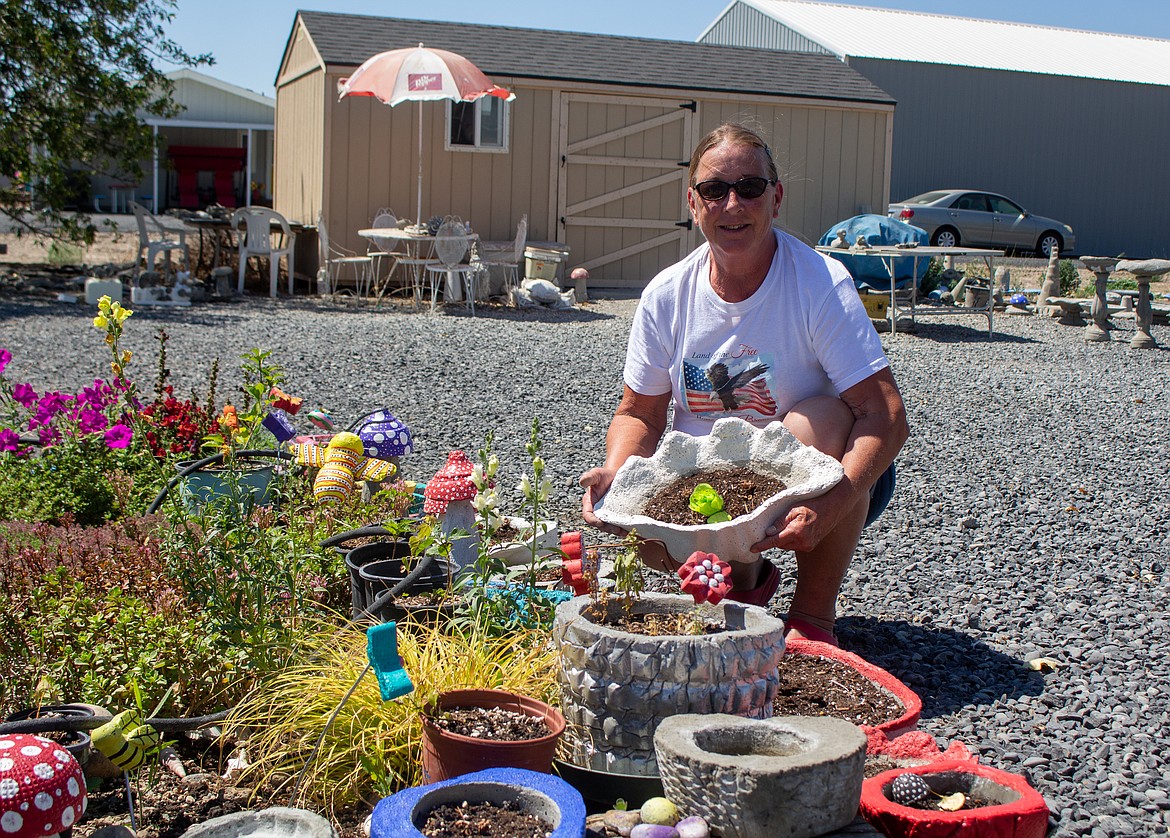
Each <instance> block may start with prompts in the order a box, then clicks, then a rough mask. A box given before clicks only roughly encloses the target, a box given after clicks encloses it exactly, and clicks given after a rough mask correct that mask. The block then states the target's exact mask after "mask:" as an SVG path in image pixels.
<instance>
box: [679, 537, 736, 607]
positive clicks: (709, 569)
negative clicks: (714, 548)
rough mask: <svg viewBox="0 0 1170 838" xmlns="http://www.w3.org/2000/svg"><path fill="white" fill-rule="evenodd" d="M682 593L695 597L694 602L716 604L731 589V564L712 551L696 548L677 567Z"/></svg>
mask: <svg viewBox="0 0 1170 838" xmlns="http://www.w3.org/2000/svg"><path fill="white" fill-rule="evenodd" d="M678 575H679V577H680V578H681V579H682V580H683V581H682V584H681V585H680V586H679V587H681V588H682V591H683V593H686V594H690V595H691V596H692V597H694V598H695V604H696V605H698V604H699V603H700V602H709V603H711V604H712V605H717V604H718V603H719V602H720V600H722V599H723V598H724V597H725V596H727V594H728V592H730V591H731V565H729V564H728V563H727V562H725V561H723V560H722V559H721V558H719V557H718V556H716V555H715V554H714V553H704V552H702V551H700V550H696V551H695V552H693V553H691V557H690V558H689V559H687V560H686V563H685V564H683V566H682V567H680V568H679V569H678Z"/></svg>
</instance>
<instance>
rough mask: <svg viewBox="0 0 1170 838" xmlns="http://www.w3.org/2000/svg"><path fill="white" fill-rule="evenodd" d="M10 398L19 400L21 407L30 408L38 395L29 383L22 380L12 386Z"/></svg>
mask: <svg viewBox="0 0 1170 838" xmlns="http://www.w3.org/2000/svg"><path fill="white" fill-rule="evenodd" d="M12 398H14V399H16V401H18V402H20V404H21V405H22V406H23V407H25V408H30V407H32V406H33V405H34V404H36V401H37V398H38V396H37V391H36V390H34V389H33V388H32V386H31V385H29V384H26V383H24V382H23V381H22V382H21V383H20V384H17V385H16V386H15V387H13V388H12Z"/></svg>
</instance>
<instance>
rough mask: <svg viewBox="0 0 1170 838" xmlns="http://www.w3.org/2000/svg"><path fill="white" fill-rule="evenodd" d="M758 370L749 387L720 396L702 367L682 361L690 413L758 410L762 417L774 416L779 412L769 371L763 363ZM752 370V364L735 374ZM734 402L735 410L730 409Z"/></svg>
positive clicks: (733, 389)
mask: <svg viewBox="0 0 1170 838" xmlns="http://www.w3.org/2000/svg"><path fill="white" fill-rule="evenodd" d="M756 367H757V368H758V372H757V373H756V375H755V376H753V377H751V379H750V380H749V381H748V382H747V383H746V384H743V385H741V386H738V387H734V388H731V389H730V391H728V392H724V393H723V394H720V393H719V392H718V390H717V389H716V387H715V384H714V382H712V381H711V378H710V376H708V375H707V372H706V371H705V370H704V369H703V368H702V367H700V366H697V365H696V364H692V363H690V362H689V361H683V392H684V394H685V396H686V402H687V410H689V411H690V412H691V413H733V412H737V411H755V412H757V413H759V414H760V415H761V416H771V415H772V414H774V413H775V412H776V400H775V399H774V398H772V394H771V392H769V390H768V384H767V380H766V379H765V378H764V373H765V372H766V371H767V369H768V368H767V366H765V365H763V364H758V365H756ZM750 371H751V365H745V366H744V368H743V369H742V370H738V371H737V372H736V375H737V376H738V375H741V374H744V373H746V372H750ZM732 403H734V407H730V406H729V405H730V404H732Z"/></svg>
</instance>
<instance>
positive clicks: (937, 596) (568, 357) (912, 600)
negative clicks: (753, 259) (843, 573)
mask: <svg viewBox="0 0 1170 838" xmlns="http://www.w3.org/2000/svg"><path fill="white" fill-rule="evenodd" d="M633 308H634V301H632V300H604V301H600V302H597V303H593V304H589V305H588V306H584V307H581V308H579V309H577V310H574V311H571V312H558V313H543V312H539V313H532V312H516V311H513V310H505V309H498V308H495V309H488V310H487V311H486V312H485V311H482V310H481V313H480V316H478V317H475V318H471V317H468V316H465V315H464V314H462V313H448V314H437V315H433V316H432V315H426V314H413V313H408V312H400V311H398V310H382V311H372V310H369V309H353V308H348V309H347V308H341V307H328V306H326V305H322V304H319V303H317V302H315V301H301V300H300V299H298V300H297V301H295V302H289V301H279V302H271V301H269V300H267V299H249V300H248V301H246V302H240V303H234V304H221V305H200V306H197V307H194V308H191V309H188V310H163V309H160V310H147V309H143V310H141V311H139V312H137V313H136V315H135V316H134V318H133V319H132V320H130V321H129V323H128V329H129V337H128V340H127V344H128V346H129V348H131V349H133V350H135V352H136V360H135V364H138V365H139V366H138V371H137V377H138V379H139V381H140V382H141V384H142V386H144V387H149V385H150V382H151V381H153V376H154V367H153V363H152V360H151V359H152V358H153V357H154V342H153V339H152V335H153V332H154V329H155V328H156V327H158V326H162V327H164V328H165V329H166V330H167V331H168V332H169V334H170V335H171V341H170V345H169V366H170V368H171V369H172V371H173V372H174V380H175V383H176V384H177V385H178V389H180V390H184V391H185V390H187V389H190V388H192V387H194V388H196V390H197V391H199V392H203V390H204V388H205V384H206V376H207V373H208V370H209V368H210V364H211V359H212V358H213V357H215V356H219V357H220V358H221V360H222V362H223V365H224V374H223V376H222V377H221V382H223V383H222V385H221V390H220V393H221V397H222V396H223V395H225V394H227V392H228V389H229V382H228V380H229V379H233V376H232V375H231V372H232V369H233V368H234V363H235V360H236V359H238V357H239V355H240V354H241V353H242V352H243V351H244V350H245V349H247V348H248V347H251V346H260V347H263V348H265V349H270V350H272V351H273V352H274V356H275V358H276V359H277V360H279V361H280V362H281V363H282V364H283V365H284V367H285V368H286V369H287V370H288V384H287V386H286V388H285V389H286V390H287V391H289V392H291V393H296V394H300V395H302V396H305V397H306V400H307V402H308V403H309V404H310V405H312V406H322V407H324V408H326V409H327V410H329V411H330V413H332V414H333V415H334V416H335V417H337V418H338V419H339V420H341V421H344V422H348V421H350V420H352V419H354V418H357V417H358V416H360V415H363V414H364V413H365V412H368V411H369V410H371V409H373V408H375V407H378V406H380V405H386V406H388V407H389V408H390V409H391V410H392V411H393V412H394V413H395V414H396V415H398V416H399V417H400V418H401V419H403V420H404V421H406V422H407V423H408V424H409V425H410V427H411V428H412V429H413V431H414V434H415V440H416V445H417V449H418V450H417V452H416V453H415V454H414V455H412V456H411V457H410V458H408V459H407V460H406V461H405V463H404V467H405V470H406V473H407V474H408V476H414V477H418V478H420V479H426V478H428V477H429V476H430V475H431V474H432V473H433V472H434V470H435V469H436V468H437V467H438V466H439V465H440V464H441V463H442V462H443V460H444V459H445V456H446V454H447V452H448V451H449V450H450V449H452V448H465V449H467V450H468V451H469V452H473V451H474V450H475V449H476V448H477V447H479V446H480V445H481V444H482V440H483V434H484V432H485V431H487V430H488V429H495V431H496V450H497V451H498V452H499V454H500V456H501V460H502V461H503V472H504V473H503V475H502V477H503V479H502V485H504V486H506V487H509V489H510V487H511V486H514V484H515V481H516V479H518V477H519V470H520V467H521V466H522V464H523V456H524V455H523V446H524V443H525V441H526V440H527V438H528V430H529V425H530V422H531V420H532V417H533V416H538V417H539V418H540V421H541V425H542V429H543V439H544V455H545V458H546V460H547V462H548V468H549V470H550V473H551V475H552V476H553V479H554V482H555V492H554V499H553V504H552V505H553V509H554V512H555V513H556V514H557V517H558V518H559V520H560V522H561V524H562V527H565V528H572V527H576V526H578V525H579V524H580V515H579V507H578V504H579V491H578V490H577V488H576V477H577V475H578V474H579V473H580V472H581V471H582V470H584V469H585V468H587V467H588V466H590V465H593V464H595V463H596V462H598V461H600V460H601V458H602V453H603V438H604V433H605V428H606V426H607V424H608V420H609V418H610V415H611V414H612V411H613V408H614V406H615V404H616V403H617V400H618V396H619V394H620V374H621V367H622V360H623V355H624V348H625V337H626V334H627V331H628V328H629V322H630V317H631V314H632V311H633ZM91 317H92V312H91V311H89V310H87V309H86V308H85V307H84V306H72V305H64V304H59V303H49V302H40V301H23V300H13V299H7V300H0V346H2V347H7V348H8V349H10V350H11V351H12V353H13V356H14V358H13V361H12V363H11V365H10V366H9V369H8V371H7V375H8V377H9V379H10V380H11V381H21V380H30V381H31V382H32V383H33V385H34V386H36V387H37V388H38V389H40V388H44V387H46V386H48V387H53V388H59V389H65V388H71V387H78V386H80V385H82V384H85V383H88V381H90V380H91V379H92V378H93V377H94V376H95V375H102V374H104V373H105V371H106V370H107V369H108V365H107V363H106V356H105V355H104V354H103V352H104V347H103V346H102V345H101V343H100V340H99V335H98V333H97V332H96V331H94V330H93V329H92V326H91V324H90V319H91ZM984 326H985V321H984V320H983V319H982V318H975V317H971V318H964V317H952V318H948V319H945V320H938V319H934V320H924V321H920V325H919V329H918V331H917V333H916V334H914V335H902V334H899V335H898V336H896V337H891V336H890V335H888V334H887V335H884V336H883V342H884V343H885V346H886V350H887V352H888V354H889V356H890V359H891V361H892V363H893V366H894V372H895V375H896V377H897V379H898V382H899V384H900V386H901V389H902V392H903V395H904V397H905V399H906V402H907V405H908V407H909V413H910V422H911V427H912V435H911V438H910V441H909V442H908V443H907V444H906V447H905V449H904V450H903V452H902V455H901V456H900V458H899V461H898V466H899V485H898V489H897V492H896V494H895V496H894V500H893V502H892V504H891V506H890V508H889V509H888V510H887V512H886V513H885V515H884V516H883V517H882V518H881V519H880V520H879V522H878V523H877V524H876V525H875V526H874V527H872V528H871V529H869V530H868V531H867V532H866V533H865V535H864V536H863V538H862V542H861V546H860V548H859V550H858V555H857V557H856V559H855V561H854V563H853V566H852V568H851V569H850V572H849V575H848V577H847V578H846V580H845V585H844V588H843V590H842V594H841V602H840V613H841V615H842V619H841V620H840V622H839V623H838V626H839V632H840V635H841V639H842V642H843V645H844V646H845V647H847V648H849V649H851V650H853V651H855V652H858V653H859V654H861V655H862V656H863V657H865V658H867V659H868V660H870V661H872V662H874V663H876V664H877V665H879V666H882V667H884V668H886V669H888V670H890V671H891V672H892V673H894V674H895V675H896V676H897V677H899V678H901V679H902V680H903V681H905V682H906V683H907V684H908V685H909V686H910V687H911V688H913V689H914V690H916V691H917V692H918V693H919V694H920V695H921V696H922V699H923V703H924V710H923V714H922V722H921V728H922V729H925V730H927V731H929V732H930V733H932V734H934V735H935V736H936V737H937V738H938V739H939V741H940V744H942V745H943V746H944V747H945V745H946V744H947V743H949V742H950V741H953V740H961V741H963V742H965V743H966V744H967V745H968V746H969V747H971V748H972V749H973V750H974V751H976V752H977V753H978V754H979V756H980V759H981V760H982V761H983V762H986V763H988V764H991V765H994V766H997V767H1000V768H1004V769H1006V770H1009V771H1014V772H1018V773H1023V774H1026V775H1027V776H1028V777H1029V778H1030V779H1031V782H1032V784H1033V785H1034V786H1035V787H1036V788H1037V789H1038V790H1039V791H1040V792H1041V793H1042V794H1043V795H1044V796H1045V798H1046V799H1047V800H1048V802H1049V806H1050V808H1051V810H1052V813H1053V821H1052V827H1053V829H1052V832H1053V834H1056V835H1092V836H1119V835H1150V834H1165V833H1166V832H1167V828H1168V826H1170V797H1168V796H1167V783H1166V778H1167V776H1170V662H1168V659H1167V650H1168V649H1170V642H1168V641H1170V631H1168V626H1170V622H1168V617H1167V610H1168V609H1167V606H1168V599H1170V598H1168V596H1167V581H1168V580H1167V566H1168V565H1170V468H1167V464H1168V463H1170V421H1168V420H1170V392H1168V391H1170V387H1168V386H1167V385H1168V382H1170V354H1168V353H1167V351H1166V350H1165V349H1162V348H1158V349H1154V350H1148V351H1137V350H1132V349H1130V348H1129V346H1128V339H1129V337H1130V336H1131V334H1132V330H1133V325H1132V321H1118V332H1117V333H1115V337H1116V338H1117V340H1115V341H1114V342H1112V343H1105V344H1091V343H1085V342H1084V341H1083V340H1082V338H1081V331H1080V330H1079V329H1076V328H1070V327H1063V326H1060V325H1058V324H1057V323H1056V322H1055V321H1053V320H1048V319H1040V318H1026V317H1001V318H998V319H997V321H996V327H997V336H996V338H995V339H994V340H992V341H989V340H988V339H987V336H986V330H985V329H984ZM1153 334H1154V336H1155V338H1156V339H1157V340H1158V341H1159V343H1160V344H1162V346H1167V345H1170V330H1168V329H1167V328H1165V327H1158V326H1156V327H1154V329H1153ZM512 496H513V497H514V496H515V494H514V492H513V494H512ZM587 539H592V540H594V541H596V540H598V534H597V533H594V532H590V533H587ZM774 558H775V559H776V560H777V561H778V563H779V564H780V566H781V568H782V569H783V570H784V572H785V584H784V585H783V590H782V592H781V596H779V597H778V598H777V600H776V603H777V605H778V606H779V607H780V608H782V607H783V605H784V603H785V602H786V598H787V595H788V594H790V593H791V589H792V584H793V579H792V568H793V563H792V561H791V556H789V555H784V554H777V555H776V556H775V557H774ZM1038 656H1047V657H1051V658H1054V659H1055V660H1056V661H1058V662H1059V668H1058V669H1057V670H1056V671H1054V672H1046V673H1040V672H1036V671H1033V670H1032V669H1030V668H1029V667H1028V665H1027V663H1026V662H1027V661H1028V660H1029V659H1031V658H1035V657H1038Z"/></svg>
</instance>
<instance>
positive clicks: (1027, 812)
mask: <svg viewBox="0 0 1170 838" xmlns="http://www.w3.org/2000/svg"><path fill="white" fill-rule="evenodd" d="M906 773H912V774H918V775H919V776H921V777H922V778H923V779H924V780H926V784H927V785H928V786H930V788H931V790H932V791H933V792H935V793H937V794H952V793H954V792H957V791H961V792H963V793H964V794H966V795H972V796H977V797H980V798H983V799H984V800H988V801H990V802H991V805H988V806H981V807H979V808H976V809H960V810H958V811H956V812H942V811H935V810H931V809H915V808H913V807H910V806H902V805H901V804H899V803H895V802H894V801H893V800H892V799H891V785H892V784H893V782H894V779H895V778H896V777H898V776H899V775H900V774H906ZM861 814H862V815H863V816H864V817H865V819H866V820H867V821H869V822H870V824H872V825H873V826H874V827H875V828H876V829H879V830H881V832H882V833H884V834H885V835H899V836H907V838H950V836H954V835H969V836H972V838H1043V836H1044V835H1045V834H1046V832H1047V831H1048V806H1047V805H1046V804H1045V803H1044V798H1043V797H1041V796H1040V793H1039V792H1037V791H1036V790H1035V789H1034V788H1032V787H1031V786H1030V785H1028V782H1027V781H1026V780H1025V779H1024V778H1023V777H1021V776H1019V775H1018V774H1011V773H1009V772H1007V771H1001V770H999V769H998V768H991V767H990V766H987V765H980V764H979V763H976V762H966V761H961V760H955V761H941V762H932V763H930V764H928V765H921V766H918V767H916V768H907V769H894V770H892V771H885V772H883V773H881V774H878V775H877V776H876V777H871V778H870V779H868V780H866V781H865V782H863V783H862V785H861Z"/></svg>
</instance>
